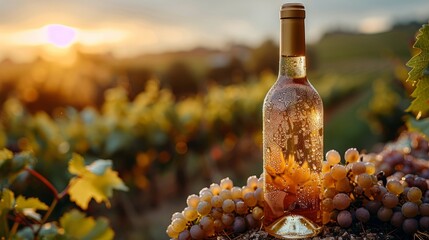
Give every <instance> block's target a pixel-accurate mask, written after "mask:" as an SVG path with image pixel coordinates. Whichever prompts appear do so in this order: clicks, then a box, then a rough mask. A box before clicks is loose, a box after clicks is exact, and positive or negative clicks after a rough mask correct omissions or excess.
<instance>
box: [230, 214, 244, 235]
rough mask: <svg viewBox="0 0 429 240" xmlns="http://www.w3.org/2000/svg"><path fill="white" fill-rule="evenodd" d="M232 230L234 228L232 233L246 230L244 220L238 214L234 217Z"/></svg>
mask: <svg viewBox="0 0 429 240" xmlns="http://www.w3.org/2000/svg"><path fill="white" fill-rule="evenodd" d="M232 230H234V233H243V232H244V231H246V221H245V220H244V218H243V217H240V216H238V217H236V218H235V219H234V223H233V224H232Z"/></svg>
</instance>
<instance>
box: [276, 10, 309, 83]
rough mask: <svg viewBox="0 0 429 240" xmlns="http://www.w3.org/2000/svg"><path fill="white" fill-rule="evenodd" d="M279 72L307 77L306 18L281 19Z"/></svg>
mask: <svg viewBox="0 0 429 240" xmlns="http://www.w3.org/2000/svg"><path fill="white" fill-rule="evenodd" d="M279 70H280V71H279V74H280V75H282V76H287V77H288V78H294V79H297V78H300V79H303V78H306V76H307V72H306V60H305V29H304V18H286V19H281V27H280V68H279Z"/></svg>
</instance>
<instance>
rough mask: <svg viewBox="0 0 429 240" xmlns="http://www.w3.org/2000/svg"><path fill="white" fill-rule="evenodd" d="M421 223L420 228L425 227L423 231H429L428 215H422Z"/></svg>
mask: <svg viewBox="0 0 429 240" xmlns="http://www.w3.org/2000/svg"><path fill="white" fill-rule="evenodd" d="M419 225H420V228H421V229H423V231H428V230H429V217H427V216H424V217H421V218H420V220H419Z"/></svg>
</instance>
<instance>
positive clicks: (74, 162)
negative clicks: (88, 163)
mask: <svg viewBox="0 0 429 240" xmlns="http://www.w3.org/2000/svg"><path fill="white" fill-rule="evenodd" d="M85 171H86V168H85V160H83V157H82V156H81V155H79V154H76V153H73V156H72V159H71V160H70V162H69V172H70V173H71V174H75V175H81V174H83V173H84V172H85Z"/></svg>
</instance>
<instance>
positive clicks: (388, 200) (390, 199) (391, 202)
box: [382, 192, 399, 208]
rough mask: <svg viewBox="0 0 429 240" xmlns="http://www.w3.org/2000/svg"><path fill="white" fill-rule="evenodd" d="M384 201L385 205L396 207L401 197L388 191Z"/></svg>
mask: <svg viewBox="0 0 429 240" xmlns="http://www.w3.org/2000/svg"><path fill="white" fill-rule="evenodd" d="M382 202H383V205H384V206H385V207H387V208H394V207H396V205H398V203H399V199H398V196H396V195H395V194H393V193H390V192H388V193H386V194H384V196H383V200H382Z"/></svg>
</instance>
